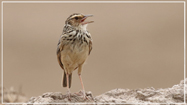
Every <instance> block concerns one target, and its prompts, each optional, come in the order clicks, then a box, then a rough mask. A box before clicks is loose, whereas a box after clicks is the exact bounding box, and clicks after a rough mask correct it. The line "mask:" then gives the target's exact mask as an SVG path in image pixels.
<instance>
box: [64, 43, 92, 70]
mask: <svg viewBox="0 0 187 105" xmlns="http://www.w3.org/2000/svg"><path fill="white" fill-rule="evenodd" d="M88 52H89V48H88V46H87V45H82V46H77V45H75V46H72V45H69V46H66V47H64V49H63V51H62V52H61V61H62V63H63V64H64V66H66V67H68V68H69V69H73V70H74V69H75V68H77V67H78V66H79V65H80V64H83V63H84V61H85V60H86V58H87V57H88ZM71 71H72V70H71Z"/></svg>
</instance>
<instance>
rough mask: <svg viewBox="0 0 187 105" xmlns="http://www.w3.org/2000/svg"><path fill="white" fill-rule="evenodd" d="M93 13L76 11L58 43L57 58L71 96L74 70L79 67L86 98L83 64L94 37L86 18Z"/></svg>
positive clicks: (69, 19)
mask: <svg viewBox="0 0 187 105" xmlns="http://www.w3.org/2000/svg"><path fill="white" fill-rule="evenodd" d="M91 16H92V15H83V14H80V13H74V14H72V15H70V16H69V17H68V18H67V20H66V22H65V26H64V29H63V33H62V35H61V37H60V39H59V42H58V45H57V59H58V63H59V65H60V67H61V68H62V69H63V70H64V71H63V73H64V74H63V83H62V85H63V87H67V89H68V92H69V98H70V89H69V88H70V87H71V81H72V72H73V71H74V70H76V69H78V75H79V78H80V82H81V85H82V89H83V95H84V98H85V90H84V85H83V82H82V78H81V71H82V66H83V64H84V62H85V60H86V59H87V57H88V55H89V54H90V52H91V50H92V39H91V35H90V33H89V32H88V31H87V29H86V27H87V25H88V23H92V22H93V21H88V22H86V21H85V20H86V18H88V17H91Z"/></svg>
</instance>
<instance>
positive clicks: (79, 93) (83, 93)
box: [74, 90, 91, 101]
mask: <svg viewBox="0 0 187 105" xmlns="http://www.w3.org/2000/svg"><path fill="white" fill-rule="evenodd" d="M74 94H76V95H78V96H83V99H84V100H89V101H91V100H90V98H89V97H88V96H87V95H86V92H85V91H84V90H81V91H80V92H77V93H74Z"/></svg>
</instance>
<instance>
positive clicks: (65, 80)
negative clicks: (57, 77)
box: [62, 71, 72, 88]
mask: <svg viewBox="0 0 187 105" xmlns="http://www.w3.org/2000/svg"><path fill="white" fill-rule="evenodd" d="M71 80H72V73H71V74H69V88H70V87H71ZM62 85H63V87H67V79H66V73H65V71H64V76H63V83H62Z"/></svg>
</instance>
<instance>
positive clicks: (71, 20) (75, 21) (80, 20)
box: [65, 13, 94, 27]
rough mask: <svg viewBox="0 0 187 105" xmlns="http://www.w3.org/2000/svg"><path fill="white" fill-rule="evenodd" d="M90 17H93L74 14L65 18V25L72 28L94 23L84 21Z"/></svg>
mask: <svg viewBox="0 0 187 105" xmlns="http://www.w3.org/2000/svg"><path fill="white" fill-rule="evenodd" d="M92 16H93V15H83V14H81V13H74V14H72V15H70V16H69V17H68V18H67V20H66V22H65V23H66V24H69V25H71V26H73V27H82V26H87V24H88V23H93V22H94V21H85V20H86V19H87V18H88V17H92Z"/></svg>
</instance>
